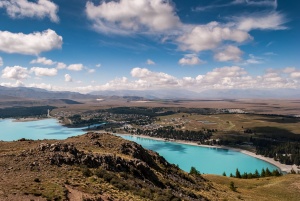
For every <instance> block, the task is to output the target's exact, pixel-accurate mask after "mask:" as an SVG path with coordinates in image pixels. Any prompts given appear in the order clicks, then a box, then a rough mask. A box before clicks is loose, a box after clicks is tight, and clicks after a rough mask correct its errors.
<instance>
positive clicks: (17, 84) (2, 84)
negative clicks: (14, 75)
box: [0, 80, 24, 87]
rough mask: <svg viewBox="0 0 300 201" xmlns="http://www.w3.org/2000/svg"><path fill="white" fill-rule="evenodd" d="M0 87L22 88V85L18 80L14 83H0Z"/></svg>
mask: <svg viewBox="0 0 300 201" xmlns="http://www.w3.org/2000/svg"><path fill="white" fill-rule="evenodd" d="M0 86H4V87H23V86H24V83H23V82H22V81H20V80H17V81H16V82H15V83H10V82H2V83H0Z"/></svg>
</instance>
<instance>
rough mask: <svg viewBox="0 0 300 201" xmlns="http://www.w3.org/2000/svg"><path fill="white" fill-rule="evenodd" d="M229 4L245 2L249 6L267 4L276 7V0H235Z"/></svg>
mask: <svg viewBox="0 0 300 201" xmlns="http://www.w3.org/2000/svg"><path fill="white" fill-rule="evenodd" d="M231 4H245V5H249V6H269V7H273V8H274V9H276V8H277V0H259V1H256V0H235V1H233V2H232V3H231Z"/></svg>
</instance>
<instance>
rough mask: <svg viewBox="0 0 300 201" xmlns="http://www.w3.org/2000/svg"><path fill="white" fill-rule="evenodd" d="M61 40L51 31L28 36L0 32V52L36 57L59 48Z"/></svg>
mask: <svg viewBox="0 0 300 201" xmlns="http://www.w3.org/2000/svg"><path fill="white" fill-rule="evenodd" d="M62 40H63V39H62V37H61V36H59V35H57V34H56V32H55V31H53V30H51V29H48V30H45V31H43V32H34V33H30V34H24V33H11V32H8V31H0V51H3V52H6V53H19V54H27V55H38V54H40V53H41V52H45V51H50V50H52V49H55V48H61V46H62V43H63V42H62Z"/></svg>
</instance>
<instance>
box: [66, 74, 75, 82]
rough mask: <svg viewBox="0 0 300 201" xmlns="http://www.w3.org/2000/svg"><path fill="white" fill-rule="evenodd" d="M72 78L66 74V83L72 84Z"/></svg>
mask: <svg viewBox="0 0 300 201" xmlns="http://www.w3.org/2000/svg"><path fill="white" fill-rule="evenodd" d="M72 81H73V80H72V77H71V75H69V74H65V82H72Z"/></svg>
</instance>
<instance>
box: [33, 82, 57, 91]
mask: <svg viewBox="0 0 300 201" xmlns="http://www.w3.org/2000/svg"><path fill="white" fill-rule="evenodd" d="M27 87H33V88H40V89H46V90H52V89H53V87H52V85H51V84H45V83H31V84H28V85H27Z"/></svg>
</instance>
